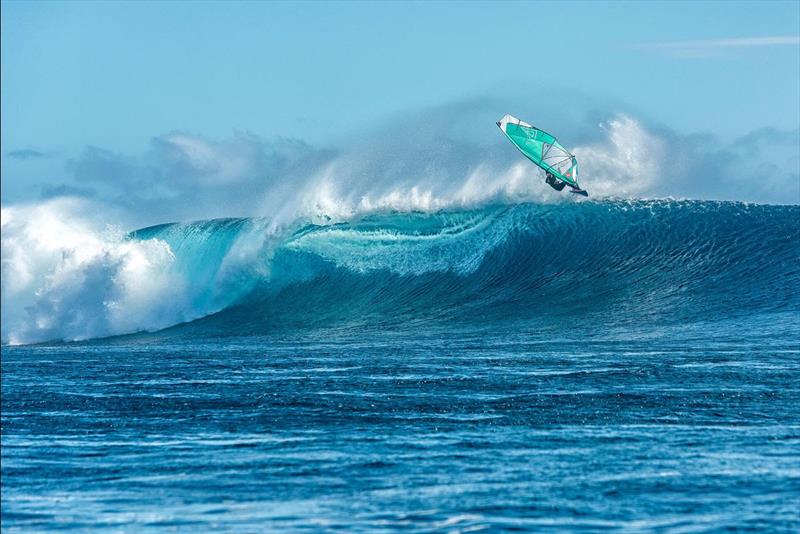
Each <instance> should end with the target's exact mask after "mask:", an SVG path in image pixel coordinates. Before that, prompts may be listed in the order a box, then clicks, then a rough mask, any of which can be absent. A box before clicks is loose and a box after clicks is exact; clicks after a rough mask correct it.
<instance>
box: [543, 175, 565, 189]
mask: <svg viewBox="0 0 800 534" xmlns="http://www.w3.org/2000/svg"><path fill="white" fill-rule="evenodd" d="M545 182H546V183H547V184H548V185H549V186H550V187H552V188H553V189H555V190H556V191H561V190H562V189H564V186H566V185H567V182H562V181H561V180H557V179H556V177H555V176H553V175H552V174H550V173H549V172H548V173H547V178H546V179H545Z"/></svg>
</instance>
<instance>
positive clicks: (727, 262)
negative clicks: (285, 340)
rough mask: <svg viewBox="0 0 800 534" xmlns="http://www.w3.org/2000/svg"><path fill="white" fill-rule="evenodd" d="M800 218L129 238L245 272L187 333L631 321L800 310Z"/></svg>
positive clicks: (217, 230)
mask: <svg viewBox="0 0 800 534" xmlns="http://www.w3.org/2000/svg"><path fill="white" fill-rule="evenodd" d="M798 220H800V208H798V207H776V206H748V205H744V204H736V203H717V202H676V201H656V202H646V201H638V202H601V203H591V202H589V203H579V204H578V203H575V204H569V205H532V204H526V205H517V206H494V207H487V208H483V209H478V210H472V211H461V212H449V213H436V214H424V213H394V214H381V215H372V216H368V217H364V218H362V219H360V220H357V221H353V222H348V223H342V224H332V225H323V226H320V225H308V226H306V227H303V228H301V229H299V230H297V231H294V232H292V233H291V234H290V235H289V236H288V237H286V238H284V239H282V240H277V241H271V242H269V243H267V242H265V240H264V239H263V235H264V234H263V232H261V231H260V230H259V228H260V225H259V224H258V221H253V220H224V221H212V222H204V223H196V224H192V225H168V226H161V227H155V228H150V229H145V230H142V231H139V232H136V233H135V234H134V236H133V237H134V238H135V239H154V238H155V239H163V240H165V241H166V242H167V243H169V244H170V246H171V247H172V248H173V250H174V252H175V254H176V258H177V263H178V264H180V266H179V268H180V269H185V272H186V273H187V275H188V276H190V277H191V278H193V279H196V280H198V281H202V283H207V282H208V281H209V280H212V279H213V277H214V276H218V275H219V272H220V271H221V270H224V269H225V268H226V264H229V265H230V264H232V265H236V266H237V268H236V272H237V276H231V275H230V274H227V275H226V276H225V277H224V278H225V280H227V282H226V284H227V289H226V290H225V293H226V294H227V295H228V296H229V297H230V299H231V305H230V306H227V307H226V308H225V309H224V310H222V311H221V312H219V313H217V314H214V315H213V316H211V317H208V318H206V319H205V320H201V321H197V322H195V323H193V324H192V325H190V326H189V327H188V328H187V327H184V328H182V329H179V330H180V331H182V332H188V333H191V334H192V335H198V334H203V333H205V334H211V335H240V334H241V335H252V334H261V333H266V332H270V331H274V330H276V329H284V328H302V327H328V326H347V327H358V328H364V327H366V328H374V327H384V326H389V325H395V326H396V325H400V326H402V325H414V324H427V325H431V324H440V323H445V324H448V325H450V324H452V323H454V322H457V323H464V324H469V325H476V326H480V325H492V324H498V323H502V324H509V323H512V324H517V323H519V322H524V323H527V324H528V325H529V326H530V327H536V328H554V329H557V328H565V327H566V328H572V329H580V328H584V327H587V326H588V327H592V328H597V327H598V326H608V327H613V326H625V327H627V328H630V327H634V326H636V325H652V324H659V323H670V322H675V321H681V322H694V321H709V320H710V321H714V320H718V319H720V318H725V317H734V316H741V315H745V314H753V313H764V312H772V311H787V310H791V311H797V310H798V309H800V292H799V291H798V287H800V284H798V282H800V263H799V262H798V261H797V260H798V258H799V257H800V226H799V225H798ZM256 236H259V238H258V239H256ZM237 248H238V249H239V250H238V251H237V252H235V253H232V252H231V251H232V250H234V249H237ZM243 250H244V251H249V253H245V252H242V251H243ZM232 257H235V258H238V259H237V260H236V261H233V260H232ZM242 257H246V258H247V259H246V260H242V259H241V258H242ZM242 265H246V266H247V268H246V269H243V268H242ZM217 291H219V288H217Z"/></svg>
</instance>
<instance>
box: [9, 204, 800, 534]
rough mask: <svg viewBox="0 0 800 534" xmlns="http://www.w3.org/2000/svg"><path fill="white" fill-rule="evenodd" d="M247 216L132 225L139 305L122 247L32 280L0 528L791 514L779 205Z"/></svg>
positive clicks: (407, 526)
mask: <svg viewBox="0 0 800 534" xmlns="http://www.w3.org/2000/svg"><path fill="white" fill-rule="evenodd" d="M268 227H269V222H268V221H263V220H257V219H225V220H216V221H203V222H196V223H186V224H172V225H162V226H158V227H152V228H146V229H142V230H139V231H136V232H133V233H131V234H130V235H128V236H127V237H126V238H125V239H124V241H125V245H124V246H126V247H139V246H142V247H144V246H147V247H150V248H148V249H147V250H152V249H154V247H156V245H158V246H161V247H163V248H164V249H165V250H167V248H168V251H169V256H168V257H169V258H170V260H169V261H168V262H166V263H164V264H163V268H161V267H159V268H160V269H163V272H161V271H159V272H158V273H157V275H158V276H161V275H163V276H165V277H167V278H166V279H168V280H170V288H180V289H181V290H180V292H176V293H169V296H168V297H165V298H163V299H161V300H160V301H159V300H157V301H156V302H158V303H161V305H160V307H159V306H155V307H154V306H153V305H152V304H150V303H148V304H147V305H145V304H142V302H143V300H142V299H139V300H136V299H133V300H132V299H130V298H128V296H129V295H130V294H131V291H134V290H135V289H136V287H140V286H139V285H137V284H140V285H141V286H142V287H144V285H146V284H145V282H146V281H138V282H136V283H133V282H131V280H133V279H131V278H125V277H124V276H123V274H124V273H128V272H130V271H131V269H132V268H131V267H130V264H125V265H127V266H128V267H126V268H125V269H127V270H125V269H122V270H120V269H116V270H114V269H108V268H105V269H99V268H98V264H96V263H90V264H86V267H85V268H84V269H83V270H82V271H76V272H80V273H81V276H83V278H81V280H83V281H84V282H85V283H83V284H82V285H81V284H77V285H79V286H80V287H79V288H77V289H76V287H74V285H73V286H70V290H69V291H65V290H64V289H63V286H59V285H58V284H56V283H55V282H53V283H52V284H51V285H50V286H48V288H47V290H46V291H43V292H41V293H40V295H39V296H40V297H42V298H44V297H47V299H46V302H42V301H37V302H35V303H34V304H31V306H29V307H28V310H27V313H28V315H27V316H25V317H24V318H23V319H24V321H22V323H24V322H25V321H27V322H28V323H29V324H28V325H27V326H20V327H15V328H17V330H15V332H12V334H13V335H15V336H17V337H18V338H19V339H20V340H22V341H28V340H32V341H46V339H47V338H49V340H47V342H45V343H40V344H22V345H5V346H3V348H2V482H3V491H2V526H3V530H4V531H8V532H13V531H31V530H34V531H36V530H41V531H50V530H76V531H84V530H94V529H111V530H118V531H137V532H138V531H143V530H150V531H190V530H191V531H198V530H201V531H206V530H221V531H222V530H227V531H234V532H255V531H264V530H274V531H286V530H290V531H326V530H334V529H338V530H353V531H370V532H372V531H394V530H409V531H423V532H431V531H434V532H435V531H444V532H451V531H457V532H471V531H481V530H488V531H499V530H532V531H539V530H544V529H556V530H564V531H575V530H592V531H596V530H609V529H611V530H615V529H624V530H633V531H674V532H695V531H714V530H731V529H733V530H738V529H743V530H768V531H785V532H796V531H798V530H800V409H799V408H800V206H759V205H747V204H741V203H730V202H705V201H703V202H700V201H604V202H594V201H592V202H580V203H567V204H556V205H537V204H518V205H497V206H487V207H484V208H476V209H473V210H461V211H455V210H454V211H444V212H439V213H399V212H393V213H381V214H372V215H366V216H361V217H358V218H354V219H353V220H351V221H349V222H345V223H343V222H340V223H336V224H334V223H332V222H331V223H326V224H321V223H320V221H316V224H312V223H311V222H306V223H303V224H298V225H296V226H294V227H292V228H290V229H286V230H285V231H283V232H275V231H271V230H269V228H268ZM126 250H129V249H126ZM136 250H139V249H136ZM136 257H137V258H138V257H139V256H136ZM159 257H161V256H159ZM115 261H116V260H115ZM118 264H119V262H116V263H114V265H118ZM159 265H161V264H159ZM103 266H105V267H108V264H103ZM145 272H146V273H148V280H151V279H153V278H154V277H156V275H154V274H153V272H152V271H150V270H148V271H145ZM121 273H122V274H121ZM123 282H124V284H123ZM121 284H122V285H124V287H122V286H121ZM132 286H135V287H132ZM148 287H149V286H148ZM56 290H58V291H61V292H60V293H56ZM120 295H123V296H125V298H123V297H121V296H120ZM93 296H96V298H92V297H93ZM56 297H57V298H56ZM115 299H116V300H115ZM98 302H99V304H98ZM131 302H132V303H134V304H136V305H135V306H134V305H133V304H131V305H130V306H128V307H126V306H122V305H121V304H120V303H131ZM148 302H149V301H148ZM48 314H49V315H48ZM48 318H49V319H51V320H49V321H48ZM53 318H55V319H53ZM22 323H20V324H22ZM109 335H110V337H108V336H109ZM9 337H12V336H11V335H9Z"/></svg>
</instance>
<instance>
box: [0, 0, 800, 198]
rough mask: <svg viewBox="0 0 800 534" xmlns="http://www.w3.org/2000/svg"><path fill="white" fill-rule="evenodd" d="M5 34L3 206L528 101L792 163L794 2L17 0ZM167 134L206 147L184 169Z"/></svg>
mask: <svg viewBox="0 0 800 534" xmlns="http://www.w3.org/2000/svg"><path fill="white" fill-rule="evenodd" d="M1 30H2V31H1V33H0V35H1V36H2V37H1V38H2V64H1V65H2V67H1V69H2V73H1V74H2V87H1V89H2V90H1V91H0V94H2V105H1V110H0V111H1V112H2V126H1V129H0V134H1V137H0V152H1V153H2V159H0V170H1V171H2V196H3V198H2V202H3V204H4V205H7V204H10V203H15V202H22V201H29V200H32V199H36V198H43V197H47V196H52V195H54V194H58V192H59V191H71V192H73V193H77V194H80V193H81V192H84V193H86V194H87V195H95V196H96V195H102V194H103V188H106V189H108V187H107V184H102V183H98V182H100V179H99V178H98V177H97V176H99V175H98V174H97V172H99V171H97V169H100V170H101V171H102V176H104V177H107V178H108V179H109V180H123V181H124V180H127V185H126V186H125V187H121V188H118V189H117V190H116V191H115V192H114V193H113V194H114V195H116V196H115V198H118V197H119V196H120V195H123V194H124V195H130V194H131V190H132V188H133V187H132V186H133V185H135V184H139V183H141V182H142V180H144V181H145V182H147V187H149V192H148V193H147V195H150V196H151V197H152V196H153V195H156V196H157V195H158V194H159V193H158V191H157V189H158V187H157V186H156V185H154V184H153V182H155V181H156V180H160V179H164V180H167V179H168V177H171V176H178V175H180V178H176V180H178V182H176V183H179V186H175V187H172V192H171V193H170V194H171V195H174V194H175V191H176V187H177V190H179V191H180V190H181V189H180V184H185V183H186V181H187V180H189V179H190V178H191V177H187V176H184V175H188V174H191V173H192V172H194V171H196V170H197V168H198V164H197V158H198V157H201V156H202V157H201V159H202V158H205V159H203V161H206V162H207V161H208V158H218V159H226V160H227V161H228V162H227V163H220V162H216V163H214V165H215V166H216V167H215V168H219V167H220V166H224V167H225V169H227V170H223V171H220V172H218V173H217V174H216V175H215V176H217V177H220V176H222V179H221V180H222V181H221V182H219V183H228V184H230V183H233V182H236V176H238V175H237V173H240V174H241V173H242V172H245V171H243V170H242V169H250V170H253V172H256V171H258V172H279V171H280V172H285V171H286V168H288V167H291V165H290V164H289V163H286V162H287V161H294V160H293V159H292V158H295V159H300V160H303V161H306V160H315V158H316V159H320V158H322V159H324V158H325V157H326V156H325V154H328V153H332V152H340V151H341V150H342V148H341V147H343V146H358V144H359V143H361V142H363V140H358V139H359V135H363V134H361V133H360V132H371V133H370V134H369V135H371V136H379V135H381V133H380V132H381V131H382V128H384V127H386V126H385V125H387V124H388V125H391V124H394V123H399V122H403V121H407V120H409V119H408V117H419V116H420V115H424V114H425V113H431V114H434V115H436V116H437V117H440V118H441V120H442V121H445V122H447V121H451V120H457V119H456V118H455V115H456V114H461V116H462V117H475V118H476V119H475V121H473V122H469V121H468V120H466V119H464V120H462V122H461V124H462V125H464V128H465V131H467V132H472V131H474V132H476V136H477V137H480V138H481V139H484V137H483V136H484V135H488V134H485V132H484V130H483V129H482V126H483V125H484V124H485V125H486V126H487V128H488V129H487V130H486V131H487V132H489V131H491V135H495V136H496V135H497V131H496V129H495V127H494V123H493V120H492V121H489V120H488V118H490V117H491V118H494V117H496V118H499V117H500V116H501V115H503V114H504V113H506V112H514V111H515V110H524V111H525V112H528V113H531V114H533V115H536V116H537V117H542V118H543V120H545V119H544V118H546V124H547V126H548V128H550V129H552V130H555V131H558V132H559V136H560V138H561V139H562V141H564V138H563V137H562V132H567V133H570V134H574V137H573V140H574V141H575V142H576V143H577V142H579V141H582V140H583V138H586V139H589V138H590V137H591V135H590V130H589V129H588V128H589V125H590V126H591V127H592V128H594V127H596V126H597V124H598V123H600V122H602V121H606V124H609V122H608V121H613V120H617V121H623V122H624V120H625V118H624V117H629V118H630V117H632V118H633V120H635V121H637V124H639V125H640V127H641V128H643V129H645V130H646V131H647V132H650V134H652V135H655V134H657V133H660V134H661V136H662V137H663V139H664V141H663V143H666V145H664V147H662V150H667V149H669V147H672V146H673V145H672V144H670V143H671V142H672V140H675V139H680V140H681V142H680V143H677V142H676V143H675V144H674V146H680V147H688V146H692V147H693V146H694V145H696V144H698V143H699V144H706V145H713V149H710V150H711V151H712V152H714V154H715V156H714V157H716V158H718V159H719V158H722V157H723V156H724V155H725V154H727V153H729V152H730V151H731V150H736V148H735V147H736V146H737V144H738V143H740V142H741V140H742V139H752V137H748V136H753V135H757V139H758V140H757V141H755V142H754V143H755V144H756V145H764V144H765V143H766V144H768V143H769V140H770V139H773V140H775V139H777V140H779V144H781V147H782V148H780V149H779V150H778V154H777V155H776V156H774V157H773V156H768V159H772V160H775V159H776V158H777V159H780V160H781V161H782V162H783V163H781V164H780V165H782V167H781V170H780V172H782V173H783V174H782V175H781V176H784V178H782V179H781V180H783V181H781V182H780V183H778V184H777V185H774V187H773V188H772V189H771V191H773V192H771V193H769V194H767V193H763V194H761V193H759V194H761V196H759V194H755V193H753V195H755V196H752V198H750V197H749V196H748V195H750V193H748V191H749V190H746V189H742V194H741V196H742V199H743V200H768V201H773V200H775V198H776V197H775V196H774V195H778V194H780V189H781V188H782V187H783V185H782V184H785V183H789V184H791V182H792V179H793V177H795V176H798V174H796V172H797V171H796V170H795V169H794V168H793V167H794V162H795V161H797V152H798V150H800V149H797V148H796V147H794V146H793V145H794V144H795V140H796V139H797V135H798V134H797V132H798V131H799V130H800V2H796V1H787V2H716V1H714V2H685V3H684V2H677V1H670V2H617V3H602V2H577V1H576V2H558V3H545V2H531V3H520V2H512V3H482V2H464V3H460V2H441V3H436V2H432V3H430V2H426V3H414V2H411V3H406V2H396V3H395V2H380V3H378V2H376V3H370V2H352V3H335V2H296V3H278V2H239V3H234V2H224V3H221V2H220V3H216V2H68V1H59V2H45V1H39V2H18V1H4V2H2V28H1ZM473 104H474V105H473ZM470 106H472V108H471V107H470ZM473 108H474V109H477V110H479V111H480V113H477V114H471V113H470V112H471V111H473ZM575 110H579V112H576V111H575ZM447 112H450V113H451V114H450V115H449V116H448V115H447ZM620 114H621V115H620ZM615 116H617V117H618V118H617V119H614V117H615ZM477 117H480V121H481V122H477ZM559 117H563V120H562V121H559ZM619 117H623V118H619ZM523 118H525V119H526V120H529V121H532V122H534V123H537V120H539V119H538V118H535V119H534V118H531V117H530V115H526V116H524V117H523ZM495 120H496V119H495ZM581 122H585V123H586V124H587V126H586V128H584V129H583V130H582V129H581V127H580V123H581ZM413 124H417V127H416V128H417V129H416V130H415V129H414V127H413ZM537 124H538V123H537ZM409 125H410V126H409V127H408V128H406V130H405V134H404V135H410V136H415V135H417V134H419V130H420V129H423V128H429V127H430V123H426V122H421V123H413V122H411V123H409ZM581 132H584V133H581ZM758 132H761V133H758ZM181 135H183V136H184V137H180V136H181ZM176 139H177V141H176ZM426 142H435V139H434V140H428V141H426ZM498 142H499V141H498ZM181 143H183V144H181ZM203 143H205V144H203ZM275 143H279V144H280V149H276V148H275V146H274V145H275ZM567 144H568V145H569V142H567ZM656 144H657V143H656ZM267 145H268V146H269V148H265V147H266V146H267ZM164 147H168V148H171V149H174V148H175V147H183V148H182V149H183V152H182V153H181V155H180V156H179V157H180V158H186V157H189V156H187V154H190V155H191V157H193V158H195V159H194V160H193V163H192V164H191V165H188V166H187V165H184V166H183V167H180V170H179V171H175V168H176V167H175V158H176V156H175V155H174V154H172V153H170V152H169V151H167V150H165V149H164ZM187 147H190V148H187ZM198 147H199V148H198ZM693 149H694V148H693ZM287 150H288V151H289V153H290V155H286V151H287ZM687 150H688V149H687ZM198 151H200V152H198ZM203 151H204V152H203ZM298 151H299V153H300V155H291V154H296V153H298ZM682 151H683V152H686V150H683V149H682ZM201 152H202V154H201ZM198 154H200V156H198ZM231 154H233V155H232V156H231ZM248 154H255V156H253V157H250V156H248ZM506 155H507V154H506ZM412 157H413V154H412ZM236 158H239V160H241V165H239V167H237V168H233V167H235V166H236V164H235V161H239V160H237V159H236ZM248 158H250V159H248ZM269 158H272V159H274V160H275V161H278V160H280V162H282V163H281V164H280V165H277V164H275V165H272V164H270V165H266V164H263V161H264V160H265V159H269ZM662 159H663V155H662ZM701 159H702V158H701ZM181 161H183V160H181ZM215 161H216V160H215ZM230 161H234V163H229V162H230ZM714 161H716V160H714V158H712V157H710V156H709V157H707V158H706V159H705V160H703V165H707V166H708V167H709V168H710V167H711V166H712V165H713V164H714ZM254 162H255V163H254ZM787 162H788V163H787ZM262 164H263V165H262ZM209 165H210V164H209ZM276 165H277V166H276ZM281 165H282V166H281ZM688 165H690V166H691V165H692V164H691V162H690V163H688ZM780 165H779V166H780ZM787 165H788V167H787ZM231 166H233V167H231ZM156 167H158V168H156ZM201 167H202V165H201ZM206 167H208V165H206ZM292 168H293V169H295V171H293V172H300V171H297V170H296V168H295V167H292ZM165 169H166V170H165ZM265 169H266V170H265ZM276 169H278V170H276ZM92 173H95V174H94V175H93V174H92ZM169 173H172V174H169ZM226 173H227V174H226ZM143 174H147V175H148V178H146V179H145V178H142V175H143ZM786 177H788V178H786ZM180 180H183V181H180ZM225 180H228V181H227V182H225ZM787 180H788V182H787ZM219 183H218V184H217V185H219ZM167 189H169V188H167ZM774 191H778V192H777V193H775V192H774ZM660 192H662V193H663V192H666V193H667V194H669V193H670V191H669V190H665V191H660ZM108 194H109V195H110V193H108ZM147 195H144V196H143V197H142V198H147ZM770 195H772V196H770ZM792 195H795V193H794V192H792ZM167 196H169V195H167ZM793 198H794V197H793ZM798 200H800V198H798ZM243 209H244V208H243ZM245 211H246V210H245Z"/></svg>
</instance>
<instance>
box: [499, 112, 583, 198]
mask: <svg viewBox="0 0 800 534" xmlns="http://www.w3.org/2000/svg"><path fill="white" fill-rule="evenodd" d="M497 126H499V127H500V130H502V132H503V133H504V134H506V137H508V139H509V140H510V141H511V142H512V143H514V146H515V147H517V149H519V151H520V152H522V153H523V154H524V155H525V157H526V158H528V159H529V160H531V161H532V162H533V163H534V164H536V165H537V166H538V167H539V168H541V169H542V170H544V171H545V172H546V173H547V174H548V177H547V178H548V179H547V183H549V184H551V185H552V186H553V187H554V188H555V189H558V190H561V189H563V188H564V184H566V185H568V186H570V187H571V188H572V189H571V192H572V193H577V194H579V195H583V196H589V194H588V193H587V192H586V191H584V190H583V189H581V188H580V186H579V185H578V160H577V159H575V156H574V155H573V154H572V153H570V152H569V150H567V149H566V148H564V147H563V146H561V144H560V143H559V142H558V139H556V138H555V137H553V136H552V135H550V134H549V133H547V132H545V131H544V130H540V129H539V128H536V127H535V126H532V125H530V124H528V123H527V122H524V121H521V120H519V119H518V118H516V117H514V116H512V115H505V116H504V117H503V118H502V119H500V120H499V121H497ZM556 180H558V181H560V182H561V183H560V184H558V185H560V187H558V185H554V184H556V183H557V182H556Z"/></svg>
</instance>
